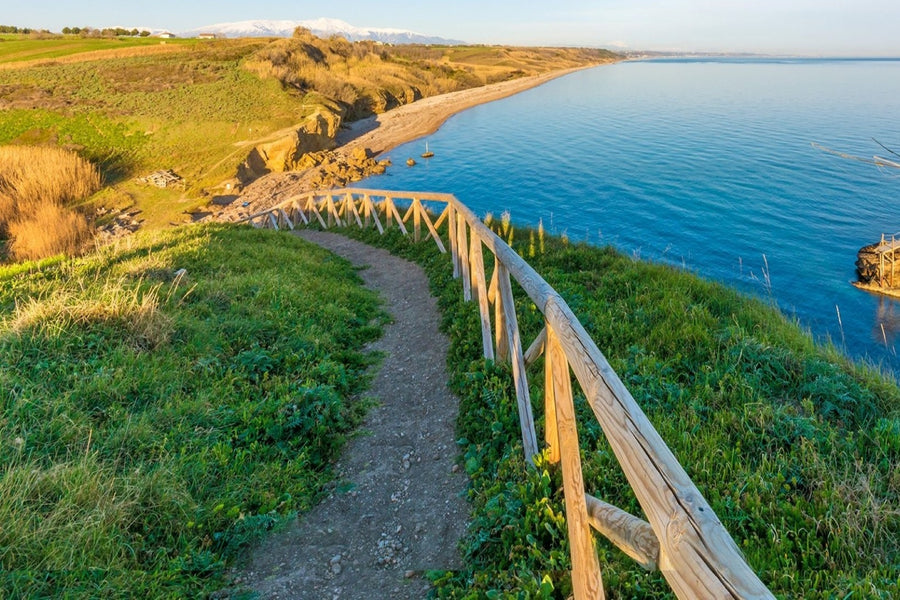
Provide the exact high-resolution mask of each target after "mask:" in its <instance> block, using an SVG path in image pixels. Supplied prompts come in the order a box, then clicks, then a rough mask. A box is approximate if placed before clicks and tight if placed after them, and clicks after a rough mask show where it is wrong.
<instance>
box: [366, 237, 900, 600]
mask: <svg viewBox="0 0 900 600" xmlns="http://www.w3.org/2000/svg"><path fill="white" fill-rule="evenodd" d="M350 234H351V235H354V236H359V237H363V238H364V239H366V240H367V241H369V242H370V243H373V244H385V245H387V246H388V247H390V248H391V249H392V250H393V251H395V252H399V253H401V254H403V255H405V256H407V257H410V258H412V259H413V260H418V261H419V262H420V263H422V264H423V265H424V266H425V267H426V269H427V270H428V272H429V275H430V277H431V280H432V285H433V287H434V289H435V290H436V291H437V293H438V294H439V296H440V304H441V307H442V311H443V312H444V328H445V330H446V331H447V332H448V334H449V335H450V336H451V340H452V347H451V355H450V357H449V361H448V364H449V369H450V371H451V379H452V383H451V385H452V387H453V388H454V390H455V391H456V393H457V394H458V395H459V396H460V398H461V401H462V408H461V414H460V417H459V423H458V428H459V436H460V444H461V446H460V450H461V452H462V453H463V456H464V459H465V465H466V469H467V470H468V473H469V475H470V477H471V480H472V481H471V487H470V491H469V497H470V499H471V501H472V502H473V508H474V511H475V512H474V523H473V526H472V527H471V528H470V531H469V535H468V539H467V541H466V546H465V555H466V563H467V564H466V567H465V568H464V569H462V570H460V571H458V572H455V573H450V574H447V575H440V576H437V579H438V584H439V592H438V597H442V598H458V597H467V598H468V597H510V596H515V597H552V598H565V597H567V594H569V593H571V588H570V583H569V581H568V579H567V577H566V574H565V570H566V569H567V568H568V565H569V562H568V561H569V559H568V550H567V546H566V541H565V538H566V535H565V531H566V529H565V517H564V510H563V505H562V497H561V492H560V482H559V474H558V472H557V471H556V470H555V469H551V468H548V467H546V466H545V465H543V464H541V465H539V468H538V469H535V470H530V471H529V470H526V469H525V466H524V464H523V457H522V447H521V435H520V433H519V430H518V417H517V413H516V400H515V392H514V389H513V386H512V378H511V373H510V370H509V368H508V367H507V366H504V365H494V364H491V363H486V362H485V361H484V360H483V359H481V358H480V356H481V330H480V324H479V317H478V314H477V313H478V311H477V303H463V302H462V300H461V298H462V293H461V289H460V288H461V286H460V284H459V282H458V281H456V280H452V278H451V266H450V261H449V259H448V258H447V256H445V255H439V254H438V253H437V251H436V250H435V249H434V248H433V244H424V245H418V246H412V245H411V244H410V242H409V240H408V238H403V237H401V236H399V234H396V232H392V233H391V234H390V235H388V236H385V237H380V236H378V235H377V234H375V233H370V234H369V233H367V234H361V233H358V232H356V231H351V232H350ZM515 238H516V239H517V240H520V241H518V242H516V248H517V250H518V251H519V252H520V254H522V255H523V256H525V257H526V258H527V260H528V261H529V262H530V263H531V264H532V265H534V266H535V268H536V269H537V270H538V272H540V273H541V274H542V276H544V277H545V278H546V280H547V281H548V282H549V283H550V284H551V285H553V286H554V287H555V288H556V289H557V290H558V291H559V292H560V293H561V294H562V295H563V296H564V297H565V299H566V301H567V302H568V304H569V305H570V306H571V308H572V309H573V311H574V312H575V314H576V315H577V316H578V318H579V319H580V320H581V322H582V323H583V324H584V325H585V328H586V329H587V330H588V332H589V333H590V335H591V337H592V338H593V339H594V340H596V341H597V343H598V345H599V347H600V348H601V350H602V351H603V352H604V354H605V355H606V357H607V358H608V359H609V360H610V362H611V364H612V366H613V367H614V368H615V370H616V372H617V373H619V375H620V376H621V378H622V380H623V381H624V383H625V384H626V386H627V387H628V389H629V390H630V391H631V393H632V394H633V396H634V397H635V399H636V400H637V401H638V403H639V404H640V405H641V407H642V408H643V409H644V411H645V412H646V413H647V415H648V417H649V418H650V421H651V422H652V423H653V424H654V426H655V427H656V429H657V430H658V431H659V433H660V434H661V436H662V437H663V439H664V440H665V441H666V443H667V444H668V445H669V447H670V448H671V449H672V450H673V451H674V453H675V455H676V457H677V458H678V459H679V461H680V462H681V464H682V465H683V466H684V467H685V469H686V471H687V472H688V474H689V475H690V476H691V478H692V479H693V481H694V482H695V483H696V485H697V487H698V488H699V489H700V491H701V492H702V493H703V494H704V496H705V497H706V499H707V500H708V501H709V502H710V504H711V506H712V507H713V509H714V510H715V511H716V514H717V515H718V516H719V518H720V519H721V520H722V522H723V524H724V525H725V527H726V529H728V531H729V532H730V533H731V534H732V536H733V537H734V539H735V541H736V542H737V543H738V545H739V546H740V548H741V550H742V551H743V552H744V554H745V555H746V557H747V561H748V563H749V564H750V565H751V566H752V567H753V568H754V570H755V571H756V572H757V573H758V574H759V575H760V577H761V579H762V580H763V582H764V583H765V584H766V585H767V586H769V588H770V589H771V590H772V591H773V592H774V593H775V594H776V595H777V596H779V597H796V598H800V597H803V598H822V599H825V598H836V597H840V598H846V597H854V598H857V597H858V598H885V599H886V598H896V597H898V595H900V510H898V505H897V498H900V389H898V388H897V386H896V384H895V383H893V382H892V381H889V380H887V379H885V378H883V377H881V376H879V375H878V374H877V373H874V372H871V371H868V370H866V369H863V368H859V367H856V366H852V365H850V364H848V363H847V361H846V360H845V359H843V358H841V357H840V356H839V355H838V354H837V353H836V352H835V351H833V350H829V349H823V348H820V347H817V346H815V344H814V343H813V342H812V341H811V338H810V337H809V336H808V335H806V334H805V333H804V332H802V331H801V330H800V329H799V328H798V327H797V326H795V325H794V324H792V323H790V322H788V321H787V320H786V319H785V318H784V317H783V316H782V315H781V314H780V313H779V312H777V311H776V310H775V309H773V308H772V307H770V306H767V305H765V304H764V303H762V302H760V301H757V300H752V299H747V298H745V297H742V296H741V295H740V294H738V293H736V292H734V291H733V290H730V289H727V288H724V287H723V286H721V285H718V284H713V283H709V282H705V281H703V280H700V279H699V278H697V277H695V276H693V275H690V274H687V273H683V272H680V271H677V270H675V269H673V268H670V267H666V266H660V265H653V264H647V263H642V262H636V261H634V260H632V259H630V258H629V257H626V256H623V255H621V254H619V253H617V252H615V251H614V250H612V249H609V248H605V249H604V248H595V247H589V246H586V245H581V244H579V245H570V244H568V243H566V242H565V241H564V240H560V239H555V238H548V239H547V240H546V243H544V242H539V243H536V242H535V239H534V235H533V234H529V232H527V231H516V233H515ZM488 275H490V274H488ZM517 314H518V315H519V322H520V326H521V327H522V329H523V339H525V340H530V339H533V338H534V336H535V335H536V334H537V333H538V332H539V330H540V328H541V326H542V323H541V320H540V314H539V313H538V312H537V311H536V310H535V309H534V306H533V305H532V304H531V302H530V301H529V300H528V299H527V298H523V297H521V296H519V297H518V298H517ZM530 369H533V370H532V371H531V372H530V381H531V385H532V393H533V395H532V399H533V402H534V409H535V415H536V417H537V416H538V415H541V414H542V407H543V390H542V380H543V377H542V375H541V374H542V373H543V363H542V361H538V362H537V363H536V364H535V365H534V366H533V367H530ZM576 409H577V411H578V412H579V436H580V440H581V443H582V447H583V448H584V456H583V461H584V471H585V482H586V486H587V488H588V491H589V492H591V493H593V494H595V495H596V496H597V497H599V498H601V499H603V500H605V501H607V502H610V503H612V504H615V505H617V506H620V507H622V508H624V509H625V510H628V511H629V512H631V513H632V514H635V515H641V514H642V513H641V510H640V507H639V505H638V504H637V502H636V500H635V498H634V495H633V493H632V492H631V491H630V488H629V486H628V484H627V481H626V480H625V478H624V476H623V474H622V472H621V469H620V468H619V467H618V464H617V463H616V461H615V458H614V456H613V455H612V452H611V450H610V447H609V445H608V444H607V443H606V441H605V440H604V437H603V432H602V431H601V430H600V427H599V426H598V425H597V423H596V421H595V420H594V417H593V415H592V414H591V412H590V410H589V408H588V407H587V405H586V403H585V402H584V399H583V398H576ZM537 420H538V427H539V430H540V427H542V423H541V421H542V418H538V419H537ZM539 439H542V434H541V433H540V431H539ZM598 552H599V554H600V559H601V568H602V569H603V576H604V582H605V584H606V587H607V594H608V596H607V597H609V598H668V597H672V594H671V592H670V591H669V589H668V586H667V585H666V584H665V582H664V580H663V579H662V577H661V575H660V574H659V573H654V574H647V573H644V572H643V571H641V570H640V568H639V567H638V566H637V565H635V563H633V562H632V561H631V560H630V559H628V558H627V557H625V556H624V555H623V554H622V553H621V552H619V551H618V550H616V549H615V548H614V547H613V546H612V545H611V544H609V543H608V542H606V541H603V540H601V541H599V542H598Z"/></svg>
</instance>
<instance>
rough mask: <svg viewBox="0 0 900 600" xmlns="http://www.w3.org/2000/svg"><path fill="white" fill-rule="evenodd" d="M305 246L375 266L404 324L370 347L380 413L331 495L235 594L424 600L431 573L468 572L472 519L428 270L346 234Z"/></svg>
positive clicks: (258, 556)
mask: <svg viewBox="0 0 900 600" xmlns="http://www.w3.org/2000/svg"><path fill="white" fill-rule="evenodd" d="M298 235H300V236H301V237H303V238H305V239H308V240H310V241H312V242H314V243H316V244H318V245H320V246H323V247H325V248H327V249H329V250H331V251H333V252H335V253H337V254H339V255H341V256H343V257H345V258H347V259H348V260H350V261H351V262H352V263H353V264H355V265H358V266H361V267H362V266H365V267H366V268H364V269H362V270H361V271H360V276H361V277H362V278H363V280H364V282H365V284H366V285H367V286H368V287H370V288H372V289H375V290H377V291H378V292H379V293H380V294H381V295H382V297H383V298H384V302H385V306H386V308H387V310H389V312H390V313H391V314H392V316H393V318H394V322H393V323H392V324H391V325H389V326H388V327H387V328H386V330H385V334H384V337H383V338H382V339H381V340H379V341H378V342H376V343H375V344H373V345H372V347H371V350H373V351H380V352H383V353H385V358H384V361H383V364H382V365H381V367H380V370H379V371H378V373H377V375H376V376H375V377H374V380H373V383H372V386H371V388H370V390H369V395H370V396H371V397H373V398H375V399H376V401H377V402H378V405H377V406H376V407H374V408H372V409H371V410H370V412H369V415H368V417H367V419H366V422H365V424H364V425H363V428H362V433H361V435H359V436H357V437H355V438H354V439H352V440H351V441H350V442H349V443H348V445H347V447H346V448H345V450H344V453H343V455H342V456H341V458H340V459H339V461H338V464H337V479H338V482H337V484H336V486H335V487H334V489H333V491H332V493H331V494H330V495H329V496H328V497H327V498H326V499H325V500H324V501H323V502H322V503H321V504H320V505H319V506H317V507H316V508H314V509H313V510H312V511H310V512H309V513H307V514H305V515H303V516H302V517H301V518H300V519H299V520H298V522H297V523H296V524H294V525H292V526H291V527H290V528H289V529H288V531H286V532H284V533H280V534H276V535H275V536H272V537H271V538H269V539H268V540H267V541H266V542H264V543H263V544H262V545H261V546H260V547H258V548H257V549H256V550H255V551H254V552H253V553H252V556H251V557H250V558H249V559H248V561H247V563H246V564H245V565H243V566H242V567H241V568H240V569H238V570H237V571H236V572H235V583H236V584H237V585H238V586H243V587H246V588H250V589H252V590H255V591H256V592H258V593H259V594H260V596H261V597H262V598H272V599H274V598H278V599H284V598H291V599H317V600H318V599H329V600H330V599H351V600H352V599H371V598H392V599H406V598H410V599H411V598H423V597H425V596H426V595H427V593H428V590H429V589H430V584H429V582H428V581H427V580H425V579H424V578H423V572H424V571H425V570H429V569H442V570H446V569H453V568H455V567H458V565H459V557H458V555H457V545H458V541H459V539H460V537H461V536H462V534H463V533H464V531H465V528H466V524H467V521H468V514H469V512H468V505H467V503H466V501H465V498H464V491H465V487H466V477H465V475H464V473H463V472H462V469H460V468H459V466H458V465H457V464H456V456H457V449H456V443H455V422H456V416H457V411H458V401H457V399H456V398H455V397H454V396H453V395H452V394H451V393H450V392H449V390H448V389H447V373H446V369H445V364H446V360H447V344H448V342H447V340H446V338H445V337H444V335H443V334H441V333H440V332H439V331H438V323H439V315H438V311H437V305H436V301H435V299H434V298H433V297H432V296H431V294H430V293H429V290H428V281H427V278H426V276H425V274H424V272H423V271H422V270H421V269H420V268H419V267H418V266H417V265H414V264H412V263H410V262H408V261H406V260H404V259H401V258H398V257H395V256H392V255H391V254H390V253H388V252H386V251H384V250H381V249H376V248H372V247H370V246H367V245H366V244H362V243H360V242H357V241H354V240H350V239H348V238H345V237H343V236H340V235H336V234H332V233H328V232H316V231H301V232H298Z"/></svg>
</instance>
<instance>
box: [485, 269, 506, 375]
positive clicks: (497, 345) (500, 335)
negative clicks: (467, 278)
mask: <svg viewBox="0 0 900 600" xmlns="http://www.w3.org/2000/svg"><path fill="white" fill-rule="evenodd" d="M499 274H500V260H499V259H498V258H497V257H496V256H494V273H493V275H492V276H491V287H490V288H489V289H488V298H490V297H491V296H492V295H493V297H494V349H495V353H496V356H497V360H498V361H500V362H508V361H509V338H508V337H507V335H506V332H507V329H506V308H505V307H504V306H503V298H501V297H500V290H499V289H498V288H499V283H498V282H499V281H500V279H499ZM491 292H493V294H492V293H491Z"/></svg>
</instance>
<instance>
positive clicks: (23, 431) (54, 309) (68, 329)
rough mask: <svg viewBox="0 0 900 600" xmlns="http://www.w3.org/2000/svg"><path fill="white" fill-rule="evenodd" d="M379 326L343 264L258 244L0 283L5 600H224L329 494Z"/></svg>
mask: <svg viewBox="0 0 900 600" xmlns="http://www.w3.org/2000/svg"><path fill="white" fill-rule="evenodd" d="M182 269H184V270H185V271H184V272H181V270H182ZM382 314H383V313H381V312H380V310H379V308H378V305H377V300H376V298H375V297H374V295H373V294H371V293H369V292H367V291H365V290H363V289H362V288H361V287H360V286H359V279H358V277H357V276H356V274H355V271H354V270H353V269H352V268H351V267H350V265H349V264H348V263H346V262H345V261H343V260H340V259H337V258H335V257H333V256H331V255H329V254H327V253H326V252H325V251H323V250H321V249H319V248H317V247H314V246H312V245H310V244H307V243H305V242H302V241H301V240H299V239H298V238H296V237H294V236H289V235H286V234H276V235H273V234H271V233H268V232H259V231H255V230H251V229H249V228H235V227H230V228H226V227H222V226H217V227H194V228H182V229H180V230H176V231H170V232H167V233H157V234H155V235H154V236H152V237H148V236H144V237H140V238H137V239H129V240H128V241H127V242H124V243H122V244H121V245H119V246H118V247H116V248H108V249H106V250H104V251H103V252H102V253H100V254H98V255H95V256H91V257H87V258H84V259H78V260H66V261H61V260H58V259H56V260H53V261H49V262H47V263H45V264H35V263H32V264H22V265H16V266H12V267H6V268H0V465H2V466H0V523H2V527H0V597H3V598H7V597H9V598H25V597H29V598H31V597H41V598H51V597H53V598H59V597H67V598H98V597H103V598H134V597H148V598H155V597H171V598H187V597H190V598H196V597H203V596H204V595H205V593H206V592H208V591H210V590H212V589H215V588H217V587H220V586H221V585H222V576H223V571H224V566H225V562H226V561H227V560H228V559H229V558H230V557H233V556H234V555H235V553H236V552H237V551H238V550H239V549H241V548H242V547H243V546H244V545H246V544H247V543H248V542H249V541H250V540H252V539H253V538H255V537H257V536H259V535H261V534H262V533H263V532H265V531H266V530H268V529H270V528H272V527H274V526H276V525H277V524H279V523H280V522H282V521H283V520H284V519H285V518H286V517H287V516H288V515H290V514H292V513H293V512H295V511H302V510H305V509H306V508H308V507H309V506H310V505H311V504H312V503H314V502H315V501H316V500H317V499H318V498H319V496H320V494H321V493H322V489H323V486H324V484H325V483H326V482H327V481H328V479H329V477H330V473H329V469H330V464H331V462H332V460H333V458H334V457H335V454H336V451H337V449H338V448H339V447H340V446H341V444H342V441H343V439H344V435H345V434H346V433H347V432H348V431H349V430H350V429H351V428H352V427H353V426H354V424H355V423H356V422H357V419H358V417H359V416H360V415H361V413H362V411H363V409H364V406H365V402H364V401H363V400H361V399H360V398H359V394H360V392H361V391H362V389H363V387H364V385H365V383H366V376H365V375H364V371H365V369H366V368H367V366H368V365H369V364H371V363H372V361H373V357H371V356H366V355H364V354H362V350H361V349H362V348H363V346H364V345H365V343H366V342H368V341H370V340H372V339H373V338H375V337H376V336H377V335H378V333H379V329H380V320H381V318H382Z"/></svg>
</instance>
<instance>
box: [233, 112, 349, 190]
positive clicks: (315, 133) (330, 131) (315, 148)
mask: <svg viewBox="0 0 900 600" xmlns="http://www.w3.org/2000/svg"><path fill="white" fill-rule="evenodd" d="M340 126H341V116H340V115H339V114H337V113H334V112H331V111H329V110H328V109H327V108H321V109H319V110H318V111H316V112H315V113H313V114H312V115H310V116H309V117H308V118H307V119H306V120H305V121H304V122H303V123H302V124H301V125H300V126H299V127H298V128H297V129H296V130H294V131H292V132H291V133H290V134H288V135H286V136H284V137H282V138H279V139H277V140H275V141H272V142H267V143H264V144H260V145H258V146H256V147H255V148H253V150H251V151H250V153H249V154H248V155H247V158H246V160H244V162H243V163H241V165H240V166H239V167H238V172H237V178H238V179H239V180H240V182H241V184H242V185H246V184H248V183H250V182H251V181H254V180H256V179H258V178H260V177H262V176H263V175H266V174H268V173H282V172H284V171H294V170H296V169H297V168H298V165H299V163H300V161H301V159H302V158H303V156H304V155H306V154H307V153H310V152H319V151H322V150H330V149H332V148H334V147H335V141H334V139H335V136H336V135H337V132H338V129H339V128H340Z"/></svg>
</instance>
